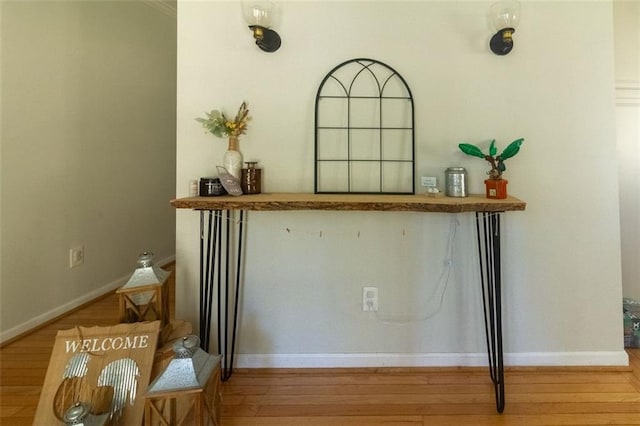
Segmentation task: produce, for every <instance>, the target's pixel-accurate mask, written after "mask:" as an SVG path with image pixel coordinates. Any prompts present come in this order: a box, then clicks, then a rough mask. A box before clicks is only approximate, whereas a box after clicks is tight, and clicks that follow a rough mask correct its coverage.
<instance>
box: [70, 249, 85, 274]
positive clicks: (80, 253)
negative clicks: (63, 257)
mask: <svg viewBox="0 0 640 426" xmlns="http://www.w3.org/2000/svg"><path fill="white" fill-rule="evenodd" d="M82 264H84V246H83V245H82V244H79V245H76V246H73V247H71V248H70V249H69V268H75V267H77V266H80V265H82Z"/></svg>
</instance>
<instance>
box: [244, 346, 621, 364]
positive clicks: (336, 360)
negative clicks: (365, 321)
mask: <svg viewBox="0 0 640 426" xmlns="http://www.w3.org/2000/svg"><path fill="white" fill-rule="evenodd" d="M235 365H236V366H237V367H238V368H357V367H483V366H487V365H488V360H487V354H484V353H482V354H480V353H460V354H458V353H420V354H392V353H360V354H271V355H267V354H256V355H250V354H238V355H236V358H235ZM627 365H629V357H628V356H627V353H626V352H625V351H624V350H622V351H603V352H527V353H507V354H505V366H507V367H509V366H511V367H516V366H518V367H524V366H547V367H549V366H562V367H567V366H627Z"/></svg>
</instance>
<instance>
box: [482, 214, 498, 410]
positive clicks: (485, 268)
mask: <svg viewBox="0 0 640 426" xmlns="http://www.w3.org/2000/svg"><path fill="white" fill-rule="evenodd" d="M476 231H477V237H478V252H479V259H480V281H481V284H482V306H483V309H484V327H485V334H486V339H487V352H488V355H489V372H490V374H491V380H492V381H493V385H494V390H495V396H496V409H497V410H498V413H502V412H503V411H504V406H505V397H504V353H503V347H502V289H501V284H502V283H501V273H500V213H499V212H497V213H490V212H476Z"/></svg>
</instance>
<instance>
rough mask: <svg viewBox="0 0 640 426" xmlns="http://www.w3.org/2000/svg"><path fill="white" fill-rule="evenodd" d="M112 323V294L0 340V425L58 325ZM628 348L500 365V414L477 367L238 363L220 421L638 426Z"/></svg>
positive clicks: (635, 353) (21, 396) (638, 390)
mask: <svg viewBox="0 0 640 426" xmlns="http://www.w3.org/2000/svg"><path fill="white" fill-rule="evenodd" d="M167 269H170V268H167ZM170 284H173V283H172V282H171V283H170ZM117 322H118V304H117V298H116V296H115V294H111V295H109V296H107V297H104V298H102V299H100V300H97V301H95V302H93V303H91V304H89V305H87V306H85V307H83V308H81V309H78V310H76V311H75V312H72V313H70V314H68V315H66V316H64V317H62V318H60V319H58V320H56V321H54V322H52V323H50V324H48V325H46V326H45V327H43V328H41V329H39V330H37V331H35V332H33V333H31V334H28V335H26V336H24V337H22V338H19V339H17V340H15V341H13V342H10V343H8V344H6V345H4V346H3V347H2V348H1V349H0V424H2V425H11V426H20V425H31V424H32V423H33V418H34V415H35V411H36V407H37V404H38V398H39V394H40V391H41V389H42V384H43V382H44V377H45V373H46V370H47V366H48V364H49V357H50V355H51V350H52V347H53V341H54V338H55V335H56V333H57V331H58V330H66V329H69V328H73V327H74V326H76V325H85V326H90V325H99V326H107V325H113V324H116V323H117ZM628 353H629V357H630V360H631V364H630V367H629V368H626V367H625V368H508V369H507V372H506V399H507V405H506V409H505V412H504V414H502V415H500V414H497V413H496V412H495V403H494V397H493V387H492V385H491V384H490V381H489V377H488V373H487V371H486V369H484V368H482V369H478V368H445V369H431V368H429V369H418V368H410V369H395V368H379V369H368V368H363V369H353V368H350V369H305V370H296V369H285V370H261V369H260V370H243V369H240V370H236V371H235V372H234V374H233V376H232V377H231V379H230V380H229V381H228V382H226V383H225V384H224V386H223V407H222V414H223V418H222V424H223V425H225V426H226V425H233V426H255V425H265V426H276V425H277V426H298V425H300V426H341V425H344V426H377V425H386V426H389V425H397V426H401V425H406V426H409V425H411V426H427V425H457V426H458V425H474V426H475V425H517V426H536V425H605V424H612V425H640V349H632V350H629V351H628ZM37 426H40V425H37ZM43 426H48V425H43ZM127 426H128V425H127Z"/></svg>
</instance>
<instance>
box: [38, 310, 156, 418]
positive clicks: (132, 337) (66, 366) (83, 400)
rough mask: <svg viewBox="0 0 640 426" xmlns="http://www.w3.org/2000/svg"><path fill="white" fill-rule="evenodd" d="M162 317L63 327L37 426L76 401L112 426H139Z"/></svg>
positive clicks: (55, 349)
mask: <svg viewBox="0 0 640 426" xmlns="http://www.w3.org/2000/svg"><path fill="white" fill-rule="evenodd" d="M159 332H160V321H153V322H144V323H134V324H118V325H114V326H112V327H88V328H87V327H76V328H73V329H70V330H63V331H59V332H58V334H57V336H56V341H55V344H54V346H53V353H52V354H51V359H50V361H49V368H48V369H47V375H46V377H45V380H44V386H43V388H42V394H41V395H40V401H39V403H38V409H37V411H36V416H35V420H34V424H42V425H45V424H46V425H56V424H62V423H63V422H64V420H63V419H64V415H65V413H66V412H67V410H69V408H72V407H74V406H78V405H77V404H82V406H83V407H87V408H88V411H89V413H90V414H91V415H92V416H103V418H108V419H110V423H109V424H111V425H127V426H129V425H140V424H142V417H143V414H144V392H145V390H146V388H147V386H148V385H149V381H150V376H151V369H152V367H153V360H154V354H155V352H156V348H157V345H158V334H159Z"/></svg>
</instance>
